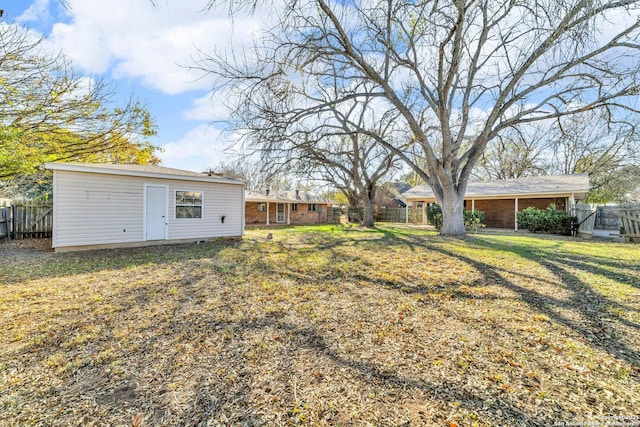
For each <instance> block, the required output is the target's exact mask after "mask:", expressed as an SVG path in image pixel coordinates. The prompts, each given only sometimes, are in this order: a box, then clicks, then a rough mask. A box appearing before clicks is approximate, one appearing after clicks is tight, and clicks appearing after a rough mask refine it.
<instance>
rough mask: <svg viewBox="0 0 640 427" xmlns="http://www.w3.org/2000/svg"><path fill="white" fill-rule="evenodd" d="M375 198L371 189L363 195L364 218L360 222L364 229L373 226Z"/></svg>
mask: <svg viewBox="0 0 640 427" xmlns="http://www.w3.org/2000/svg"><path fill="white" fill-rule="evenodd" d="M375 196H376V194H375V190H372V189H371V188H369V190H368V191H366V192H365V193H364V197H363V202H364V203H363V204H364V218H363V220H362V225H363V226H365V227H373V226H374V225H375V218H374V208H375V198H376V197H375Z"/></svg>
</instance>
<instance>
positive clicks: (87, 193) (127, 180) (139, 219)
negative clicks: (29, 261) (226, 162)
mask: <svg viewBox="0 0 640 427" xmlns="http://www.w3.org/2000/svg"><path fill="white" fill-rule="evenodd" d="M145 184H147V185H164V186H168V188H169V191H168V195H167V197H168V200H167V206H168V212H169V217H168V224H169V225H168V239H169V240H173V239H194V240H198V239H200V240H204V239H208V238H212V237H224V236H229V237H230V236H241V235H242V234H243V220H242V209H243V206H242V195H243V191H244V188H243V186H241V185H233V184H219V183H205V182H197V181H193V182H191V181H182V180H171V179H156V178H144V177H135V176H120V175H111V174H98V173H83V172H71V171H62V170H56V171H54V195H53V202H54V231H53V246H54V247H65V246H83V245H100V244H115V243H133V242H142V241H144V234H143V233H144V186H145ZM175 190H190V191H202V193H203V198H204V200H203V218H202V219H176V218H175ZM222 215H225V216H226V218H225V221H224V223H222V221H221V218H220V217H221V216H222ZM123 230H126V231H123Z"/></svg>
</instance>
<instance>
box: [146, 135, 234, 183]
mask: <svg viewBox="0 0 640 427" xmlns="http://www.w3.org/2000/svg"><path fill="white" fill-rule="evenodd" d="M220 136H221V131H220V130H218V129H214V128H212V127H211V126H207V125H201V126H198V127H196V128H194V129H192V130H191V131H189V132H188V133H186V134H185V135H184V137H182V139H180V140H179V141H174V142H169V143H167V144H164V145H163V146H162V148H163V150H164V151H163V152H161V153H158V157H160V159H161V160H162V165H163V166H168V167H173V168H178V169H185V170H192V171H196V172H200V171H204V170H207V169H208V168H209V167H212V166H215V165H217V164H218V163H220V162H223V161H225V160H226V159H227V158H228V156H227V155H226V154H225V149H226V148H227V146H226V144H225V143H224V142H222V141H221V138H220Z"/></svg>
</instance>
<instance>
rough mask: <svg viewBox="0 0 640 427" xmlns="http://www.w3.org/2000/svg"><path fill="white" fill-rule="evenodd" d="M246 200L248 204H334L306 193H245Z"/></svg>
mask: <svg viewBox="0 0 640 427" xmlns="http://www.w3.org/2000/svg"><path fill="white" fill-rule="evenodd" d="M244 200H245V201H246V202H259V203H266V202H270V203H318V204H325V205H329V204H331V203H332V202H331V201H329V200H327V199H324V198H322V197H319V196H316V195H315V194H310V193H307V192H304V191H270V192H269V195H267V192H266V191H248V190H247V191H245V192H244Z"/></svg>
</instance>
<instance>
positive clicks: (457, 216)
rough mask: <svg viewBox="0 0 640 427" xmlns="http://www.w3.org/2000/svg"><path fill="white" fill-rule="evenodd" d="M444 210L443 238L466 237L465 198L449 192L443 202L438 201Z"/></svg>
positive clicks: (441, 233) (441, 232)
mask: <svg viewBox="0 0 640 427" xmlns="http://www.w3.org/2000/svg"><path fill="white" fill-rule="evenodd" d="M438 204H439V205H440V208H441V209H442V229H441V230H440V235H441V236H464V235H465V234H467V232H466V230H465V228H464V214H463V211H464V196H459V195H458V194H456V192H455V191H454V192H451V193H449V192H447V193H445V195H444V198H443V200H440V201H438Z"/></svg>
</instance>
